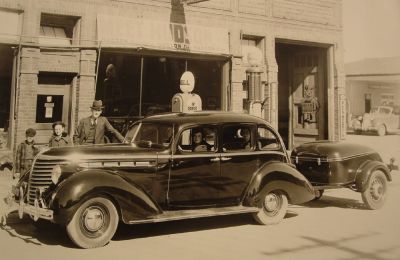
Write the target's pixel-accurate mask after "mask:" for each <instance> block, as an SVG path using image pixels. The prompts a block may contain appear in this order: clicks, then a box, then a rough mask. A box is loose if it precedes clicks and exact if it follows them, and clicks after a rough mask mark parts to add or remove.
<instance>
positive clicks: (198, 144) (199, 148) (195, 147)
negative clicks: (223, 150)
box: [192, 129, 211, 152]
mask: <svg viewBox="0 0 400 260" xmlns="http://www.w3.org/2000/svg"><path fill="white" fill-rule="evenodd" d="M192 137H193V138H192V151H193V152H206V151H210V150H211V145H210V144H209V143H207V142H206V140H205V135H204V133H203V131H202V130H201V129H195V130H193V133H192Z"/></svg>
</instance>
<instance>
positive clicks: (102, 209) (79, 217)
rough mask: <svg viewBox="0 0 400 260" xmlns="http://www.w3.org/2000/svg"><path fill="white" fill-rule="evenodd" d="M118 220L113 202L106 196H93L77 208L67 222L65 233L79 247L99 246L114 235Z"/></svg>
mask: <svg viewBox="0 0 400 260" xmlns="http://www.w3.org/2000/svg"><path fill="white" fill-rule="evenodd" d="M118 221H119V217H118V212H117V209H116V208H115V206H114V204H113V203H112V202H111V201H110V200H109V199H107V198H104V197H94V198H91V199H88V200H87V201H85V202H84V203H83V204H82V205H81V206H80V207H79V208H78V210H77V211H76V212H75V214H74V216H73V217H72V220H71V221H70V222H69V223H68V224H67V233H68V236H69V237H70V239H71V240H72V241H73V242H74V243H75V244H76V245H77V246H79V247H82V248H94V247H101V246H104V245H105V244H107V243H108V242H109V241H110V240H111V238H112V237H113V236H114V234H115V231H116V230H117V226H118Z"/></svg>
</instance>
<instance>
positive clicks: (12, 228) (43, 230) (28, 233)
mask: <svg viewBox="0 0 400 260" xmlns="http://www.w3.org/2000/svg"><path fill="white" fill-rule="evenodd" d="M0 229H2V230H4V231H5V232H7V233H8V234H9V235H10V236H11V237H15V238H19V239H21V240H22V241H24V242H25V243H29V244H34V245H37V246H42V245H60V246H64V247H75V246H74V245H73V244H72V242H71V241H70V240H69V238H68V236H67V234H66V232H65V229H64V228H62V227H61V226H59V225H56V224H52V223H49V222H48V223H46V224H44V225H43V224H42V225H41V226H40V227H36V226H35V224H34V223H33V220H32V219H30V218H29V217H28V216H25V217H24V218H22V219H20V218H19V216H18V213H17V212H12V213H10V215H9V216H8V218H7V225H5V226H0Z"/></svg>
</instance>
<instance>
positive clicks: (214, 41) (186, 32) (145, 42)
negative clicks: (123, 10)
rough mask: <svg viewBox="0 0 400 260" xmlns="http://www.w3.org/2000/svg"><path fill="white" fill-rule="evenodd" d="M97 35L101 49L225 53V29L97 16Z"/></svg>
mask: <svg viewBox="0 0 400 260" xmlns="http://www.w3.org/2000/svg"><path fill="white" fill-rule="evenodd" d="M97 33H98V34H97V36H98V41H100V42H101V46H102V47H111V48H112V47H116V48H137V47H142V48H149V49H156V50H166V51H179V52H193V53H204V54H213V55H215V54H224V55H228V54H229V35H228V34H229V32H228V30H227V29H226V28H217V27H206V26H199V25H192V24H180V23H171V22H169V21H160V20H159V21H155V20H148V19H138V18H130V17H119V16H111V15H98V16H97Z"/></svg>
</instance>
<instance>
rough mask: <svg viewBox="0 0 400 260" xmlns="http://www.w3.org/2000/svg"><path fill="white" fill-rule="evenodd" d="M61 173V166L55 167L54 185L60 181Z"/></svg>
mask: <svg viewBox="0 0 400 260" xmlns="http://www.w3.org/2000/svg"><path fill="white" fill-rule="evenodd" d="M61 172H62V171H61V167H60V165H56V166H54V167H53V169H52V170H51V181H52V182H53V183H54V184H57V182H58V180H59V179H60V176H61Z"/></svg>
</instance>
